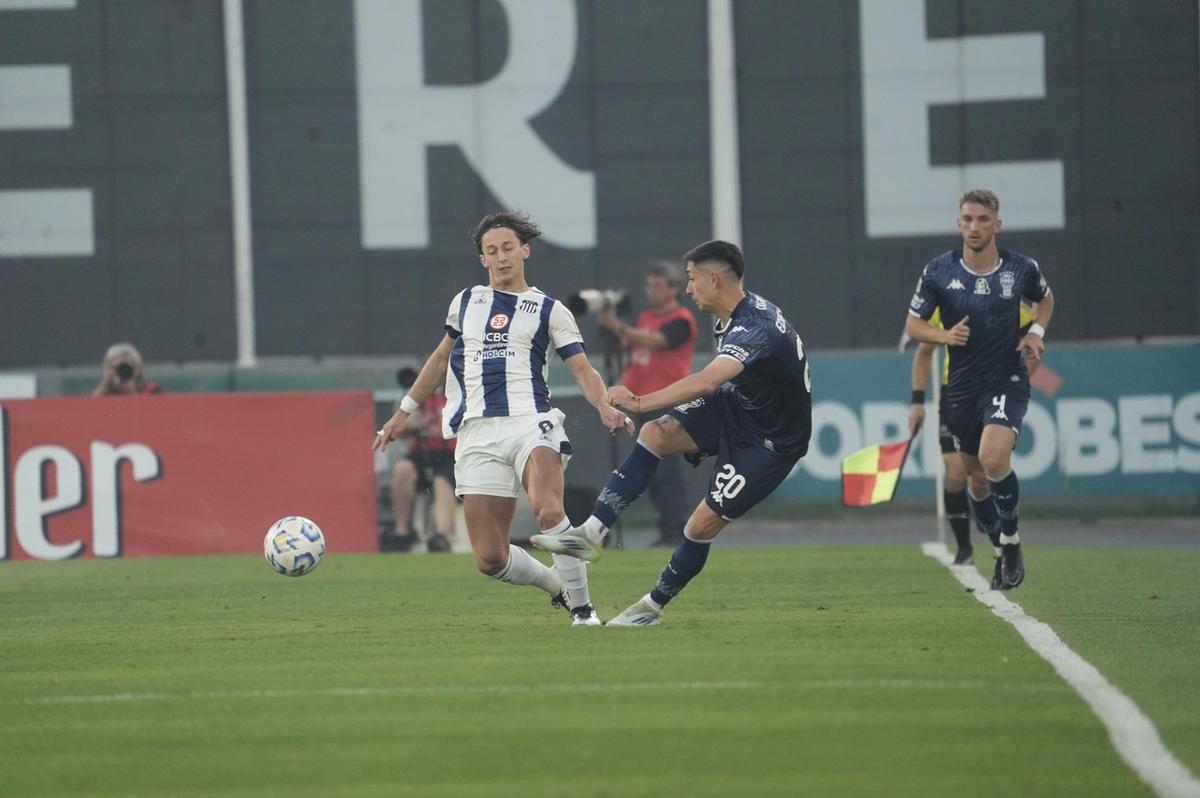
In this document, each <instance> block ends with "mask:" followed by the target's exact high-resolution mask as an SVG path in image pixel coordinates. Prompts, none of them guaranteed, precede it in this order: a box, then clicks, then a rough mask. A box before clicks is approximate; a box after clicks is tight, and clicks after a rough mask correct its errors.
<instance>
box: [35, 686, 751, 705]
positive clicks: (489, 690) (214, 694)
mask: <svg viewBox="0 0 1200 798" xmlns="http://www.w3.org/2000/svg"><path fill="white" fill-rule="evenodd" d="M757 687H762V684H760V683H759V682H631V683H628V684H620V683H616V684H603V683H596V684H542V685H521V684H513V685H504V684H474V685H472V684H459V685H454V684H450V685H428V686H424V687H412V686H400V685H396V686H392V687H327V688H323V689H316V690H305V689H301V688H287V689H281V690H196V691H192V692H189V693H109V694H107V695H57V696H49V697H47V698H31V699H29V700H27V701H22V702H14V703H24V704H107V703H114V702H123V701H171V700H176V701H178V700H187V699H192V700H196V699H202V700H212V699H225V698H294V697H297V696H379V695H446V694H488V695H503V694H505V693H543V692H551V693H610V692H622V691H629V690H752V689H754V688H757Z"/></svg>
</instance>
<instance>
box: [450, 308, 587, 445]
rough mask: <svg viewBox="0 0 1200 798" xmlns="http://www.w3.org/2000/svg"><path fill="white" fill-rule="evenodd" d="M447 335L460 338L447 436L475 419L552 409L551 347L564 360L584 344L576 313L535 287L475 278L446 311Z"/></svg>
mask: <svg viewBox="0 0 1200 798" xmlns="http://www.w3.org/2000/svg"><path fill="white" fill-rule="evenodd" d="M446 334H447V335H449V336H450V337H451V338H454V339H455V341H454V349H453V350H452V351H451V353H450V368H449V369H448V370H447V372H446V407H445V409H444V410H443V411H442V434H443V435H444V436H445V437H447V438H453V437H455V436H456V435H457V434H458V430H459V428H460V427H461V426H462V423H463V422H464V421H466V420H467V419H469V418H480V417H485V416H524V415H532V414H535V413H544V412H546V411H548V410H550V389H549V388H548V387H547V385H546V375H547V373H548V372H549V370H550V365H549V361H548V356H549V353H550V348H551V347H553V348H554V351H556V352H557V353H558V356H559V357H561V358H562V359H563V360H566V359H567V358H569V357H570V356H571V355H574V354H576V353H578V352H582V351H583V336H581V335H580V334H579V326H578V325H577V324H576V323H575V316H574V315H572V313H571V311H570V310H568V309H567V308H566V306H565V305H563V304H562V303H561V302H557V301H555V300H554V299H551V298H550V297H548V296H546V295H545V294H543V293H542V292H541V291H539V290H537V289H536V288H530V289H529V290H528V291H525V292H524V293H520V294H510V293H508V292H507V291H498V290H496V289H494V288H491V287H489V286H486V285H477V286H474V287H472V288H467V289H465V290H463V291H461V292H459V294H458V295H457V296H455V297H454V300H453V301H452V302H451V303H450V308H449V310H448V312H447V314H446Z"/></svg>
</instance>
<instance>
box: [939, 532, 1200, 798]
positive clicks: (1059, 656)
mask: <svg viewBox="0 0 1200 798" xmlns="http://www.w3.org/2000/svg"><path fill="white" fill-rule="evenodd" d="M921 551H922V552H924V553H925V555H926V556H927V557H932V558H933V559H935V560H937V561H938V562H940V563H941V564H942V565H945V566H946V567H948V568H949V569H950V573H952V574H954V578H955V579H957V580H958V581H959V582H960V583H962V585H963V586H965V587H967V588H968V589H970V590H971V591H972V592H973V593H974V595H975V598H976V600H977V601H979V603H981V604H984V605H986V606H987V607H989V608H990V609H991V610H992V612H993V613H995V614H996V615H998V616H999V617H1000V618H1002V619H1004V620H1005V621H1008V622H1009V623H1010V624H1012V625H1013V626H1014V627H1016V629H1017V631H1018V632H1020V634H1021V637H1023V638H1025V642H1026V643H1028V644H1029V647H1030V648H1032V649H1033V650H1034V651H1036V652H1037V653H1038V654H1040V655H1041V657H1042V658H1043V659H1044V660H1046V661H1047V662H1049V663H1050V664H1051V665H1053V666H1054V670H1056V671H1058V674H1059V675H1060V676H1062V678H1063V679H1064V680H1065V681H1066V682H1067V683H1068V684H1069V685H1071V686H1072V687H1073V688H1075V691H1076V692H1077V693H1079V695H1080V696H1082V697H1083V700H1084V701H1086V702H1087V703H1088V706H1090V707H1091V708H1092V711H1093V712H1095V713H1096V717H1098V718H1100V722H1101V723H1103V724H1104V727H1105V728H1106V729H1107V730H1108V736H1109V739H1111V740H1112V744H1113V748H1115V749H1116V750H1117V753H1118V754H1119V755H1120V756H1121V758H1122V759H1124V760H1125V762H1126V764H1128V765H1129V767H1131V768H1132V769H1133V772H1134V773H1136V774H1137V775H1138V776H1139V777H1140V778H1141V779H1142V781H1144V782H1146V784H1148V785H1150V788H1151V789H1152V790H1154V792H1155V793H1157V794H1158V795H1160V796H1162V798H1200V781H1197V780H1196V776H1195V775H1194V774H1193V773H1192V772H1191V771H1190V770H1188V768H1187V766H1185V765H1184V764H1183V763H1182V762H1180V761H1179V760H1178V759H1176V758H1175V757H1174V756H1172V755H1171V752H1170V751H1168V750H1167V747H1166V746H1165V745H1163V741H1162V738H1160V737H1159V736H1158V730H1157V729H1155V728H1154V724H1153V723H1151V722H1150V719H1149V718H1147V717H1146V716H1145V715H1144V714H1143V713H1142V711H1141V710H1140V709H1138V706H1137V704H1135V703H1133V701H1131V700H1130V699H1129V697H1128V696H1127V695H1125V694H1124V693H1122V692H1121V691H1120V690H1118V689H1117V688H1116V687H1114V686H1113V685H1112V684H1110V683H1109V681H1108V680H1107V679H1105V678H1104V675H1103V674H1102V673H1100V671H1098V670H1096V667H1095V666H1094V665H1092V664H1091V663H1090V662H1088V661H1087V660H1085V659H1084V658H1083V657H1081V656H1079V655H1078V654H1076V653H1075V652H1074V651H1072V650H1071V649H1070V648H1068V647H1067V644H1066V643H1064V642H1063V641H1062V640H1060V639H1059V637H1058V635H1057V634H1055V632H1054V630H1053V629H1051V628H1050V627H1049V626H1047V625H1046V624H1044V623H1042V622H1041V621H1039V620H1038V619H1037V618H1034V617H1033V616H1031V615H1028V614H1026V612H1025V610H1023V609H1021V606H1020V605H1019V604H1016V603H1015V602H1012V601H1009V600H1008V599H1007V598H1005V596H1004V594H1003V593H1001V592H1000V591H999V590H992V588H991V585H990V584H989V583H988V582H986V581H984V578H983V577H982V576H980V575H979V572H978V571H976V570H975V567H974V566H972V565H954V564H953V563H954V558H953V557H951V556H950V552H949V551H947V550H946V546H945V545H944V544H942V543H922V544H921Z"/></svg>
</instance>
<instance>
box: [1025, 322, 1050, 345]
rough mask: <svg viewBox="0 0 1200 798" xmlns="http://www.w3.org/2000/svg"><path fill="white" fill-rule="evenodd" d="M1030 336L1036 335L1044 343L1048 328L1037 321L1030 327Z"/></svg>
mask: <svg viewBox="0 0 1200 798" xmlns="http://www.w3.org/2000/svg"><path fill="white" fill-rule="evenodd" d="M1029 335H1036V336H1037V337H1038V338H1041V339H1042V340H1043V341H1044V340H1046V328H1045V327H1043V326H1042V325H1040V324H1038V323H1037V322H1036V321H1035V322H1034V323H1033V324H1030V325H1029Z"/></svg>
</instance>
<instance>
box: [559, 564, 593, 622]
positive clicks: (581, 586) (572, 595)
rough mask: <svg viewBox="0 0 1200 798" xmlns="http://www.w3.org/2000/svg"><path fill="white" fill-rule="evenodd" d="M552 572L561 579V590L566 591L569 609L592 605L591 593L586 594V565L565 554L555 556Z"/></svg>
mask: <svg viewBox="0 0 1200 798" xmlns="http://www.w3.org/2000/svg"><path fill="white" fill-rule="evenodd" d="M553 559H554V570H556V571H558V575H559V577H560V578H561V579H562V583H563V589H564V590H566V591H567V606H568V607H570V608H571V609H575V608H576V607H582V606H583V605H585V604H591V603H592V596H591V593H589V592H588V581H587V563H585V562H584V561H583V560H578V559H576V558H574V557H568V556H567V555H565V554H555V555H553Z"/></svg>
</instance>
